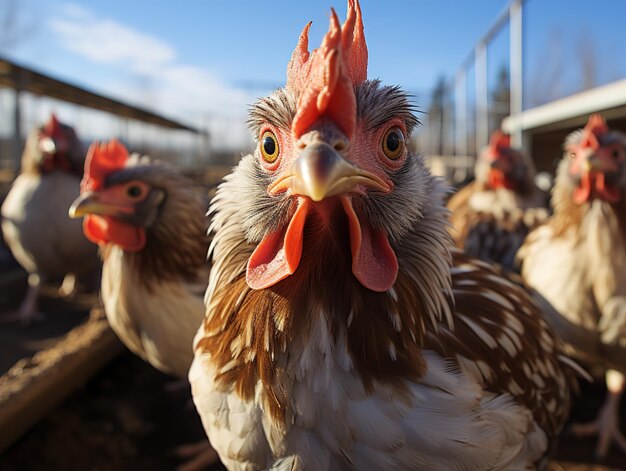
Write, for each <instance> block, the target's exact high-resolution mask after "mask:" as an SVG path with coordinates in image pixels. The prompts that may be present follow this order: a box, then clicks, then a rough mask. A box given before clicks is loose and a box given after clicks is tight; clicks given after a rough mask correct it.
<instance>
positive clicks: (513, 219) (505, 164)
mask: <svg viewBox="0 0 626 471" xmlns="http://www.w3.org/2000/svg"><path fill="white" fill-rule="evenodd" d="M474 174H475V176H476V180H475V181H474V182H473V183H471V184H470V185H468V186H466V187H465V188H463V189H462V190H460V191H459V192H457V193H456V194H455V195H454V196H452V198H450V201H449V202H448V209H449V210H450V212H451V216H450V219H451V222H452V234H453V237H454V239H455V243H456V245H457V246H458V247H459V248H461V249H463V250H464V251H465V252H466V253H468V254H470V255H473V256H475V257H478V258H481V259H483V260H488V261H493V262H497V263H499V264H501V265H502V266H504V267H505V268H507V269H508V270H514V269H516V263H515V254H516V253H517V250H518V249H519V247H520V246H521V245H522V242H523V241H524V238H525V237H526V235H527V234H528V231H529V230H530V229H532V228H533V227H535V226H537V225H538V224H539V223H541V222H542V221H543V220H545V218H546V217H547V215H548V212H547V210H546V208H545V201H546V197H545V194H544V192H543V191H541V190H540V189H539V188H537V187H536V186H535V185H534V182H533V180H534V176H535V171H534V167H533V163H532V161H531V160H530V159H528V158H527V157H526V156H525V155H524V154H523V153H522V152H520V151H518V150H516V149H514V148H512V147H511V143H510V137H509V136H508V135H505V134H502V132H500V131H496V132H494V133H493V134H492V135H491V139H490V142H489V146H488V147H486V148H485V149H484V150H483V151H482V152H481V154H480V156H479V158H478V160H477V161H476V166H475V169H474Z"/></svg>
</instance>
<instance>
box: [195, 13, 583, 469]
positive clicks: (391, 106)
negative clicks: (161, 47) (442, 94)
mask: <svg viewBox="0 0 626 471" xmlns="http://www.w3.org/2000/svg"><path fill="white" fill-rule="evenodd" d="M309 27H310V24H309V25H307V26H306V27H305V28H304V31H303V32H302V35H301V36H300V40H299V42H298V45H297V47H296V49H295V51H294V53H293V55H292V58H291V61H290V63H289V66H288V72H287V85H286V87H285V88H283V89H279V90H277V91H276V92H274V93H273V94H272V95H270V96H269V97H266V98H263V99H261V100H260V101H259V102H257V103H256V104H255V105H254V107H253V108H252V110H251V115H250V125H251V128H252V131H253V133H254V135H255V136H256V137H257V138H258V145H257V149H256V151H255V152H254V154H251V155H247V156H245V157H243V158H242V160H241V162H240V163H239V165H238V166H237V167H236V168H235V169H234V170H233V172H232V173H231V174H230V175H228V176H227V177H226V179H225V182H224V183H223V184H222V185H221V186H220V188H219V189H218V192H217V194H216V196H215V198H214V199H213V202H212V204H211V209H210V213H211V214H212V217H213V219H212V222H211V231H212V233H213V234H214V238H213V241H212V244H211V253H212V257H213V264H212V271H211V276H210V281H209V286H208V288H207V294H206V296H205V301H206V305H207V314H206V318H205V321H204V323H203V325H202V327H201V329H200V330H199V331H198V335H197V336H196V344H195V358H194V362H193V364H192V367H191V370H190V373H189V378H190V382H191V384H192V394H193V396H194V401H195V403H196V408H197V409H198V412H199V414H200V416H201V418H202V421H203V424H204V427H205V430H206V431H207V434H208V436H209V439H210V441H211V443H212V445H213V446H214V448H215V449H216V450H217V452H218V453H219V455H220V458H221V459H222V462H223V463H224V464H225V465H226V467H227V468H229V469H231V470H239V469H247V470H252V469H259V470H260V469H368V470H373V469H424V470H434V469H446V470H447V469H464V470H487V469H535V468H536V467H537V466H539V465H540V464H541V463H543V462H544V460H545V457H546V454H547V452H548V450H549V448H550V445H551V443H552V441H553V440H554V438H555V436H556V435H557V433H558V432H559V430H560V429H561V427H562V424H563V422H564V420H565V418H566V415H567V411H568V405H569V386H568V385H569V384H570V383H569V381H570V376H571V375H572V371H571V369H570V366H569V364H570V363H571V361H570V360H568V359H567V358H566V357H564V355H563V353H562V350H561V344H560V341H559V340H558V339H557V338H556V337H555V336H554V335H553V334H552V332H551V331H550V330H549V328H548V327H547V325H546V324H545V322H544V321H543V320H542V318H541V316H540V312H539V309H538V307H537V306H536V305H535V304H534V303H533V301H532V300H531V299H530V298H529V297H528V295H527V294H526V293H525V291H524V290H523V289H522V288H521V287H519V286H517V285H515V284H513V283H512V282H510V281H509V280H508V279H507V278H506V277H504V276H503V275H502V274H501V273H500V272H499V271H498V270H497V269H496V268H494V267H492V266H490V265H488V264H486V263H484V262H482V261H479V260H476V259H473V258H470V257H468V256H466V255H464V254H462V253H460V252H456V251H455V252H451V249H452V241H451V238H450V236H449V235H448V232H447V221H446V219H447V212H446V209H445V207H444V205H443V198H444V195H445V191H446V190H445V188H444V187H443V184H442V183H441V182H440V181H439V180H438V179H436V178H434V177H433V176H432V175H431V174H430V173H429V171H428V169H427V168H426V167H425V165H424V162H423V160H422V158H421V157H420V156H418V155H413V154H411V153H410V151H409V149H408V146H407V145H406V143H407V140H408V137H409V135H410V133H411V131H412V129H413V128H414V127H415V126H416V125H417V119H416V118H415V116H414V113H413V107H412V105H411V104H410V103H409V101H408V98H407V96H406V95H405V93H404V92H402V91H401V90H400V89H399V88H397V87H390V86H383V85H381V84H380V82H378V81H375V80H374V81H372V80H367V46H366V43H365V38H364V33H363V23H362V19H361V11H360V7H359V4H358V2H357V1H355V0H350V1H349V2H348V15H347V19H346V21H345V23H344V24H343V26H341V25H340V23H339V20H338V18H337V15H336V14H335V12H334V10H333V11H332V15H331V22H330V30H329V31H328V33H327V34H326V35H325V37H324V39H323V41H322V45H321V47H320V48H319V49H317V50H315V51H313V52H311V53H309V51H308V32H309Z"/></svg>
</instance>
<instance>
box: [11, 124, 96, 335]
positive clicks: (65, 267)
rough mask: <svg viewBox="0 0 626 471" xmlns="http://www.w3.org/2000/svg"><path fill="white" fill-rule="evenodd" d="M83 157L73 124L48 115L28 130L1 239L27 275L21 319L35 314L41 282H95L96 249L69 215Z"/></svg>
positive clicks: (67, 285) (71, 286)
mask: <svg viewBox="0 0 626 471" xmlns="http://www.w3.org/2000/svg"><path fill="white" fill-rule="evenodd" d="M84 158H85V153H84V149H83V147H82V145H81V143H80V141H79V140H78V137H77V136H76V133H75V131H74V129H72V128H71V127H70V126H67V125H66V124H63V123H61V122H60V121H59V120H58V119H57V118H56V116H55V115H52V116H51V117H50V119H49V120H48V122H47V123H46V124H45V126H42V127H38V128H35V129H33V131H32V132H31V133H30V135H29V137H28V139H27V141H26V147H25V149H24V152H23V154H22V168H21V173H20V175H19V176H18V177H17V178H16V179H15V181H14V182H13V185H12V186H11V189H10V191H9V193H8V194H7V197H6V199H5V201H4V203H3V205H2V209H1V213H2V231H3V234H4V238H5V240H6V242H7V245H8V246H9V248H10V249H11V252H12V253H13V255H14V257H15V258H16V259H17V261H18V262H19V263H20V265H22V267H24V269H25V270H26V271H27V272H28V274H29V276H28V291H27V294H26V298H25V299H24V301H23V302H22V305H21V307H20V308H19V311H18V312H17V314H18V317H19V318H20V319H21V320H22V322H24V323H28V322H30V321H31V320H32V319H33V318H34V317H35V316H36V315H37V314H38V309H37V296H38V294H39V290H40V287H41V286H42V285H44V284H46V283H48V282H54V281H57V280H63V279H64V278H65V280H64V282H63V285H62V287H61V288H62V290H61V294H64V295H70V294H72V293H74V291H75V290H76V289H78V288H79V287H82V288H85V289H87V290H89V289H92V288H94V287H95V285H97V280H98V278H97V277H98V272H99V262H98V254H97V250H96V248H95V247H94V246H93V245H92V244H90V243H89V241H88V240H87V239H86V238H85V236H84V235H83V231H82V228H81V225H80V222H78V221H72V220H71V219H70V218H69V217H68V215H67V210H68V208H69V207H70V204H71V203H72V201H73V200H74V198H76V196H78V193H79V186H80V178H81V175H82V168H83V162H84ZM10 317H12V316H10Z"/></svg>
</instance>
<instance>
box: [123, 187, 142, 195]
mask: <svg viewBox="0 0 626 471" xmlns="http://www.w3.org/2000/svg"><path fill="white" fill-rule="evenodd" d="M142 193H143V190H142V189H141V187H140V186H138V185H130V186H129V187H128V188H126V194H127V195H128V196H130V197H131V198H139V197H140V196H141V194H142Z"/></svg>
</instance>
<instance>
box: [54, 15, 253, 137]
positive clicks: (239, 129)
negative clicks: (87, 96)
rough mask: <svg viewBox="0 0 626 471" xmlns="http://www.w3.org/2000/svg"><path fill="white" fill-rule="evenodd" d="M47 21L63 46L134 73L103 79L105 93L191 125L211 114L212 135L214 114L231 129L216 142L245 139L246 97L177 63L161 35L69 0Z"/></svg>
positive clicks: (215, 128)
mask: <svg viewBox="0 0 626 471" xmlns="http://www.w3.org/2000/svg"><path fill="white" fill-rule="evenodd" d="M49 26H50V28H51V30H52V31H53V32H54V33H55V34H56V36H57V37H58V40H59V42H60V44H61V45H62V46H63V47H64V48H65V49H67V50H69V51H71V52H73V53H75V54H78V55H80V56H82V57H83V58H85V59H87V60H89V61H92V62H95V63H100V64H105V65H110V66H112V67H115V68H117V69H120V68H121V69H122V70H125V71H127V72H130V73H131V74H132V75H134V76H135V77H136V80H129V79H125V80H122V79H118V80H115V81H112V82H109V85H108V86H109V87H110V89H109V90H107V92H108V93H113V94H115V95H116V96H119V97H122V98H124V99H126V100H129V101H131V102H133V103H136V104H139V105H141V106H144V107H147V108H151V109H155V110H156V111H158V112H160V113H163V114H164V115H166V116H169V117H175V118H178V119H181V120H184V121H185V122H187V123H191V124H194V125H198V124H199V123H206V122H207V119H208V118H211V119H210V122H211V123H213V124H212V125H211V129H210V131H211V134H212V135H215V134H216V132H219V131H218V129H219V128H220V127H222V126H219V124H218V122H217V120H216V118H218V117H219V116H224V117H225V119H227V120H228V121H229V122H230V123H231V124H232V125H234V126H236V129H233V130H232V131H233V132H232V133H225V134H229V135H227V136H224V140H223V141H222V142H221V144H222V145H225V146H228V147H232V146H239V145H241V144H244V143H245V141H246V139H247V137H246V136H247V131H246V130H245V123H244V121H245V114H246V109H247V105H248V104H249V103H250V102H251V101H252V97H251V96H249V94H248V93H246V92H245V91H244V90H241V89H238V88H236V87H233V86H230V85H228V84H226V83H224V82H223V81H222V80H220V78H219V77H218V76H216V75H215V74H214V73H212V72H211V71H209V70H206V69H202V68H199V67H194V66H190V65H187V64H184V63H181V62H180V61H179V60H178V59H177V53H176V49H175V48H174V47H172V46H171V45H170V44H168V43H167V42H165V41H163V40H162V39H160V38H157V37H154V36H151V35H149V34H145V33H143V32H141V31H137V30H134V29H132V28H131V27H129V26H127V25H124V24H122V23H119V22H117V21H114V20H111V19H107V18H99V17H96V16H95V15H94V14H93V13H91V12H90V11H89V10H86V9H85V8H83V7H80V6H77V5H74V4H67V5H65V7H64V8H63V9H61V12H60V14H59V15H58V16H56V17H53V18H51V19H50V20H49ZM220 134H222V133H220ZM216 144H218V143H216Z"/></svg>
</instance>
